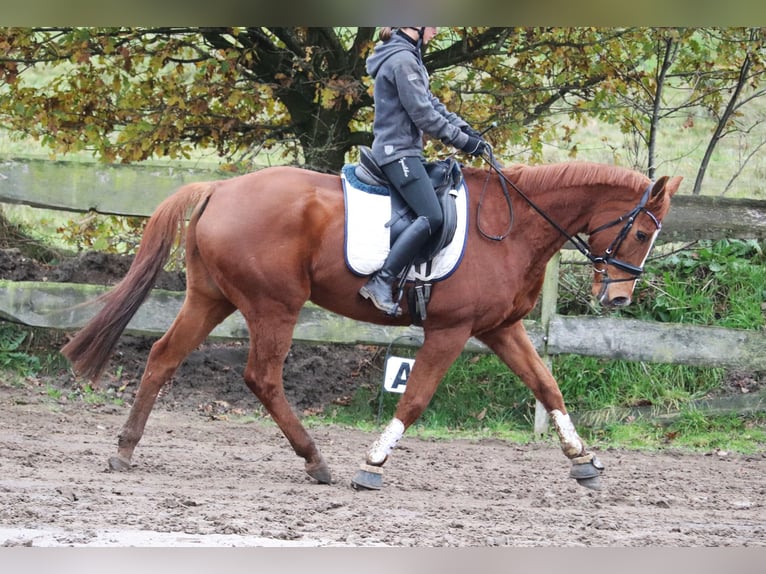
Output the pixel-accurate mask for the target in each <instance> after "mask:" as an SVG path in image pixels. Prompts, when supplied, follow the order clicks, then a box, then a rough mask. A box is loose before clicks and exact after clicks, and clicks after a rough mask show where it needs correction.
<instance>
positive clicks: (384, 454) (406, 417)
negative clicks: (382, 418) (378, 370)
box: [351, 328, 469, 490]
mask: <svg viewBox="0 0 766 574" xmlns="http://www.w3.org/2000/svg"><path fill="white" fill-rule="evenodd" d="M468 336H469V332H468V330H467V329H465V328H463V329H453V330H449V331H447V330H443V331H438V332H427V333H426V337H425V342H424V343H423V346H422V347H421V348H420V350H419V351H418V352H417V354H416V355H415V365H414V367H413V368H412V372H411V373H410V376H409V378H408V380H407V387H406V388H405V391H404V394H403V395H402V398H401V399H399V403H398V404H397V406H396V412H395V413H394V417H393V418H392V419H391V421H390V422H389V423H388V424H387V425H386V428H385V429H384V430H383V432H382V433H381V434H380V436H379V437H378V438H377V440H376V441H375V442H374V443H373V444H372V446H371V447H370V449H369V450H368V451H367V457H366V459H365V462H364V464H362V466H361V468H360V469H359V470H358V471H357V473H356V475H355V476H354V478H353V479H352V480H351V485H352V486H353V487H354V488H357V489H359V488H362V489H368V490H378V489H380V488H381V487H382V486H383V469H382V467H383V464H384V463H385V462H386V461H387V460H388V457H389V455H390V454H391V451H392V450H393V449H394V447H395V446H396V444H397V443H398V442H399V439H401V438H402V435H404V432H405V431H406V430H407V428H409V427H410V425H412V424H413V423H414V422H415V421H416V420H418V418H419V417H420V415H422V414H423V411H425V409H426V407H427V406H428V404H429V403H430V402H431V398H432V397H433V395H434V393H435V392H436V389H437V387H438V386H439V383H440V382H441V380H442V378H443V377H444V374H445V373H446V372H447V369H448V368H449V367H450V365H451V364H452V363H453V362H454V361H455V359H457V357H458V355H460V353H461V352H462V350H463V347H464V346H465V342H466V341H467V340H468Z"/></svg>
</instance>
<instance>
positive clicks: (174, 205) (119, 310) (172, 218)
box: [61, 183, 213, 381]
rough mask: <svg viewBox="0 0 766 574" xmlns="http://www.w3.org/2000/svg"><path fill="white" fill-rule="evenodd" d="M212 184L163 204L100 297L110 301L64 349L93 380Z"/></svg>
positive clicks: (180, 192) (178, 193) (187, 189)
mask: <svg viewBox="0 0 766 574" xmlns="http://www.w3.org/2000/svg"><path fill="white" fill-rule="evenodd" d="M212 190H213V186H212V185H211V184H210V183H191V184H188V185H185V186H183V187H181V188H180V189H179V190H178V191H176V192H175V193H174V194H173V195H171V196H170V197H168V198H167V199H165V200H164V201H163V202H162V203H160V205H159V206H158V207H157V209H156V210H155V212H154V213H153V214H152V216H151V218H150V219H149V221H148V222H147V224H146V228H145V229H144V233H143V237H142V238H141V244H140V245H139V248H138V252H137V253H136V257H135V259H134V260H133V263H132V264H131V266H130V269H129V270H128V273H127V274H126V275H125V277H124V278H123V279H122V281H120V282H119V283H118V284H117V285H115V286H114V288H113V289H112V290H110V291H109V292H108V293H105V294H104V295H102V296H100V297H99V298H98V299H96V301H100V302H103V303H104V306H103V307H102V308H101V310H100V311H99V312H98V313H97V314H96V315H95V316H94V317H93V318H92V319H91V320H90V321H89V322H88V323H87V324H86V325H85V326H84V327H83V328H82V329H81V330H80V331H79V332H78V333H77V334H76V335H75V336H74V337H73V338H72V339H71V340H70V341H69V342H68V343H67V344H66V345H64V347H62V349H61V353H62V354H63V355H64V356H65V357H66V358H67V359H69V361H70V362H71V363H72V366H73V368H74V370H75V372H76V373H78V374H80V375H82V376H83V377H86V378H88V379H90V380H91V381H96V380H97V379H98V378H99V377H100V376H101V373H102V372H103V370H104V368H105V367H106V364H107V362H108V361H109V358H110V357H111V355H112V352H113V351H114V348H115V347H116V346H117V342H118V340H119V338H120V335H121V334H122V332H123V331H124V330H125V327H126V326H127V324H128V323H129V322H130V320H131V319H132V318H133V315H135V314H136V312H137V311H138V308H139V307H140V306H141V304H142V303H143V302H144V301H145V300H146V298H147V296H148V295H149V292H150V291H151V289H152V287H153V286H154V283H155V282H156V280H157V277H158V275H159V273H160V271H161V270H162V268H163V267H164V265H165V263H167V261H168V259H169V257H170V251H171V249H172V248H173V245H174V244H176V243H179V244H180V243H182V242H183V240H184V233H185V230H186V218H187V213H188V211H189V209H190V208H191V207H193V206H195V205H197V204H198V203H199V202H200V201H202V200H203V199H207V198H208V197H209V196H210V195H211V193H212ZM96 301H94V302H96Z"/></svg>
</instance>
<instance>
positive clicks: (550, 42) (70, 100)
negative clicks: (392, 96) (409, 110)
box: [0, 27, 764, 181]
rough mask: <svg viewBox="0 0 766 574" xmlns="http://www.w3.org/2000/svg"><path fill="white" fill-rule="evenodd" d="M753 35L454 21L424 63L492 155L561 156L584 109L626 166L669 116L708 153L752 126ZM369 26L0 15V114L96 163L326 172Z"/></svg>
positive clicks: (361, 93)
mask: <svg viewBox="0 0 766 574" xmlns="http://www.w3.org/2000/svg"><path fill="white" fill-rule="evenodd" d="M760 35H761V34H760V31H758V30H753V31H750V30H746V29H720V30H719V29H707V28H701V29H686V28H492V27H490V28H480V27H463V28H458V27H453V28H446V29H442V31H441V32H440V34H439V36H437V38H436V39H435V40H434V41H433V42H432V43H431V45H429V47H428V48H429V49H428V50H427V52H426V53H425V56H424V62H425V63H426V66H427V68H428V70H429V72H430V74H431V87H432V90H433V91H434V93H435V94H436V95H437V96H438V97H439V98H441V99H442V101H444V102H445V104H447V106H448V107H449V108H450V109H452V110H454V111H456V112H458V113H459V114H461V115H462V116H463V117H464V118H465V119H466V120H467V121H469V122H470V123H472V124H473V125H474V126H475V127H477V128H479V129H482V128H484V127H487V126H489V125H490V123H491V122H496V123H497V126H498V127H496V128H494V129H493V130H492V131H491V132H490V133H489V134H488V136H487V137H488V139H489V140H490V141H491V142H492V143H493V145H494V147H495V149H496V151H497V152H498V153H499V155H505V156H506V157H509V156H511V157H518V158H520V159H522V160H524V161H532V162H534V161H539V160H540V159H541V158H542V157H543V145H544V143H550V142H555V143H557V144H558V145H560V146H561V147H563V148H565V149H567V150H568V151H569V155H570V156H571V157H573V158H575V157H577V154H578V151H579V150H578V146H577V138H576V134H577V129H578V128H579V127H580V126H581V125H583V124H584V123H585V121H586V120H587V119H589V118H596V119H598V121H600V122H606V123H611V124H615V125H618V126H620V128H621V130H622V131H623V133H624V134H626V136H627V137H629V138H632V143H631V145H632V152H631V153H632V154H633V156H634V158H633V164H634V167H636V168H638V169H643V170H645V171H646V172H647V173H648V174H649V175H652V174H653V173H654V170H655V169H656V168H657V166H658V165H659V164H660V163H661V162H662V161H666V158H664V157H662V156H661V154H660V153H659V151H658V145H659V143H660V139H661V133H662V132H661V127H662V126H663V125H665V124H666V123H668V122H669V121H670V120H672V119H677V118H679V117H681V118H683V117H684V116H689V115H691V114H692V113H698V112H699V110H700V109H704V110H706V113H707V114H709V115H710V116H711V117H715V118H717V120H718V121H719V125H720V129H718V130H716V131H715V132H714V133H712V134H711V136H710V140H709V143H710V145H709V146H708V149H709V150H710V151H711V153H712V149H714V147H715V145H716V143H717V142H718V141H720V139H721V138H722V137H725V136H726V135H727V134H734V133H740V134H742V133H745V132H747V131H748V129H749V127H751V126H752V125H753V124H752V122H751V123H750V124H747V123H746V116H745V115H744V114H743V106H744V105H745V104H746V103H749V102H753V101H755V100H756V99H758V98H759V97H760V96H761V95H763V91H762V90H761V88H760V81H761V78H762V76H763V73H764V67H763V64H762V62H761V59H760V52H761V50H762V49H761V48H760V46H761V44H760V41H761V40H760ZM375 41H376V38H375V30H374V29H373V28H330V27H324V28H318V27H307V28H277V27H250V28H247V27H243V28H199V27H197V28H189V27H178V28H175V27H162V28H73V27H63V28H0V81H2V84H0V127H5V128H6V129H8V130H11V131H12V132H14V133H18V134H24V135H27V136H32V137H34V138H37V139H39V140H40V141H41V142H42V144H44V145H45V146H47V147H49V148H51V149H52V150H54V151H56V152H69V151H80V150H91V151H92V153H93V154H94V155H95V156H97V157H99V158H101V159H103V160H105V161H110V162H117V161H118V162H136V161H142V160H145V159H148V158H152V157H170V158H179V157H189V156H190V155H191V154H192V152H194V151H197V150H206V149H209V150H214V151H215V153H217V154H218V155H219V156H220V157H221V158H222V160H223V161H224V162H225V164H224V167H229V168H230V169H232V170H236V171H241V170H245V169H249V168H251V167H252V160H253V158H254V157H255V156H257V155H258V154H260V153H261V152H262V151H264V150H271V152H272V153H275V152H279V153H280V154H281V156H280V157H278V158H276V160H275V161H279V162H280V163H293V164H300V165H306V166H309V167H312V168H314V169H319V170H325V171H333V172H337V171H339V170H340V168H341V167H342V165H343V163H344V162H345V161H346V160H348V159H350V158H353V152H354V149H355V147H356V146H358V145H369V144H370V143H371V141H372V133H371V131H370V130H371V125H372V114H373V107H372V104H373V102H372V97H371V94H372V80H371V79H370V78H369V77H368V76H367V73H366V71H365V60H366V57H367V56H368V54H369V53H370V51H371V50H372V48H373V46H374V44H375ZM737 85H739V86H740V89H737V88H736V86H737ZM731 98H734V99H733V100H732V99H731ZM727 102H728V103H729V106H727V105H726V104H727ZM758 147H759V146H757V147H756V149H755V150H753V151H752V153H755V151H757V149H758ZM427 151H428V153H429V154H431V155H433V154H435V153H443V151H444V148H443V147H442V146H441V144H440V143H439V142H434V141H429V142H428V143H427ZM451 151H452V150H451V149H450V150H449V152H451ZM350 152H351V156H350V155H349V153H350ZM464 159H465V158H464ZM747 159H748V158H747V157H744V158H743V160H742V161H743V162H744V161H747ZM261 163H262V162H261ZM701 164H702V165H701V166H700V171H699V173H700V176H699V177H698V179H700V181H701V177H702V176H703V175H704V169H705V168H704V161H701ZM735 177H736V174H735Z"/></svg>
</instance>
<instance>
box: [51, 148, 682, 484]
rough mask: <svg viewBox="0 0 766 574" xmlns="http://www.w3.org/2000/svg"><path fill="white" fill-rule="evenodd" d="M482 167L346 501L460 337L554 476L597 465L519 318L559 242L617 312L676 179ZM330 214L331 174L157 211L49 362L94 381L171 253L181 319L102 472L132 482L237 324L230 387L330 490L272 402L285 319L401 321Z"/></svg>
mask: <svg viewBox="0 0 766 574" xmlns="http://www.w3.org/2000/svg"><path fill="white" fill-rule="evenodd" d="M484 159H487V158H486V157H485V158H484ZM487 163H488V164H489V165H488V166H483V167H475V166H474V167H470V166H464V167H463V181H464V184H465V185H466V187H467V189H468V196H469V199H468V202H467V206H468V216H469V219H470V221H469V223H468V225H467V230H466V237H465V247H464V255H463V257H462V260H461V262H460V264H459V266H458V267H457V269H456V270H455V271H454V272H453V273H452V274H451V275H449V276H448V277H447V278H446V279H444V280H443V281H439V282H438V283H435V284H434V285H433V287H432V290H431V299H430V302H429V306H428V313H427V317H426V318H425V320H423V321H422V329H423V342H422V345H421V347H420V348H419V349H418V350H417V352H416V355H415V363H414V367H413V369H412V371H411V373H410V376H409V379H408V382H407V386H406V390H405V392H404V393H403V394H402V396H401V398H400V399H399V401H398V403H397V406H396V410H395V413H394V415H393V418H392V419H391V420H390V421H389V422H388V423H387V425H386V426H385V427H384V429H383V430H382V432H381V433H380V435H379V436H378V437H377V438H376V440H375V441H374V442H373V444H372V445H371V446H370V447H369V450H368V451H367V453H366V456H365V458H364V461H363V462H362V463H361V464H360V467H359V468H358V469H357V470H356V474H355V476H354V477H353V478H352V480H351V485H352V486H353V487H355V488H357V489H370V490H375V489H379V488H381V486H382V474H383V465H384V463H386V462H387V461H388V460H389V458H390V455H391V453H392V451H393V449H394V448H395V446H396V444H397V443H398V442H399V440H400V439H401V437H402V436H403V434H404V432H405V431H406V430H407V428H409V427H410V426H411V425H412V424H413V423H414V422H415V421H416V420H417V419H418V418H419V417H420V416H421V414H422V413H423V412H424V410H425V409H426V407H427V406H428V404H429V402H430V400H431V398H432V396H433V394H434V392H435V391H436V389H437V387H438V385H439V383H440V382H441V380H442V378H443V376H444V375H445V373H446V371H447V369H448V368H449V367H450V365H451V364H452V363H453V362H454V361H455V360H456V359H457V357H458V356H459V355H460V354H461V352H462V351H463V349H464V346H465V344H466V342H467V341H468V339H469V337H472V336H473V337H475V338H477V339H478V340H479V341H481V342H482V343H484V344H485V345H486V346H487V347H488V348H489V349H490V350H491V351H492V352H494V353H495V354H496V355H497V356H498V357H499V358H500V359H501V360H502V361H503V362H504V363H505V364H506V365H507V366H508V367H509V368H510V370H511V371H513V372H514V373H515V374H516V375H517V376H518V377H519V378H520V379H521V381H523V382H524V384H525V385H526V386H527V387H528V388H529V389H530V391H531V393H532V394H533V395H534V397H535V398H536V399H537V400H538V401H540V403H542V405H543V406H544V407H545V409H546V411H547V412H548V414H549V415H550V420H551V422H552V426H553V427H554V429H555V432H556V433H557V435H558V438H559V443H560V447H561V450H562V452H563V454H564V455H565V456H566V457H567V458H568V459H569V460H570V461H571V467H570V473H569V476H570V477H571V478H574V479H576V480H577V482H578V483H579V484H581V485H583V486H585V487H589V488H595V489H598V488H600V476H601V474H602V472H603V471H604V465H603V463H601V461H600V460H599V459H598V458H597V457H596V455H595V453H594V452H592V451H590V450H588V448H587V446H586V444H585V442H584V441H583V440H582V439H581V438H580V436H579V435H578V433H577V431H576V429H575V427H574V424H573V423H572V420H571V418H570V415H569V413H568V411H567V408H566V405H565V402H564V398H563V396H562V393H561V391H560V389H559V386H558V383H557V382H556V380H555V379H554V377H553V376H552V374H551V372H550V371H549V369H548V368H547V367H546V365H545V363H544V362H543V361H542V359H541V358H540V356H539V355H538V353H537V351H536V349H535V347H534V346H533V344H532V342H531V341H530V339H529V337H528V334H527V332H526V330H525V327H524V324H523V322H522V319H523V318H524V317H525V316H526V315H527V314H528V313H529V312H530V311H531V310H532V309H533V307H534V305H535V302H536V300H537V298H538V295H539V293H540V290H541V288H542V284H543V278H544V273H545V268H546V264H547V262H548V261H549V260H550V259H551V258H552V257H553V255H555V254H556V253H557V252H558V251H559V249H561V248H562V247H563V245H564V244H565V243H566V242H567V241H572V242H573V243H575V245H576V246H577V247H578V249H580V250H581V251H582V252H583V253H584V254H585V255H586V256H587V257H588V258H589V259H590V261H591V262H592V265H593V283H592V295H593V296H594V297H595V298H596V299H597V300H598V301H599V302H600V304H601V305H603V306H605V307H622V306H626V305H629V304H630V302H631V297H632V294H633V290H634V288H635V284H636V280H637V278H638V277H639V275H640V274H641V272H642V271H643V266H644V263H645V260H646V258H647V256H648V254H649V252H650V250H651V248H652V246H653V243H654V239H655V238H656V237H657V234H658V232H659V230H660V228H661V225H662V219H663V218H664V217H665V215H666V214H667V212H668V210H669V208H670V200H671V196H672V195H673V194H674V193H675V192H676V191H677V190H678V187H679V185H680V183H681V180H682V178H681V177H679V176H675V177H669V176H662V177H660V178H658V179H657V180H656V181H652V180H650V179H649V178H648V177H647V176H646V175H644V174H642V173H640V172H638V171H634V170H631V169H628V168H623V167H617V166H612V165H607V164H599V163H592V162H579V161H571V162H561V163H552V164H544V165H534V166H530V165H523V164H517V165H512V166H508V167H501V166H499V164H497V163H495V162H494V160H492V161H491V162H490V161H488V162H487ZM509 186H510V187H511V188H512V191H509V189H508V188H509ZM344 201H345V200H344V191H343V185H342V180H341V176H340V175H336V174H327V173H319V172H317V171H314V170H311V169H307V168H303V167H295V166H274V167H268V168H264V169H261V170H256V171H254V172H251V173H248V174H244V175H239V176H236V177H233V178H230V179H223V180H217V181H216V180H213V181H208V182H196V183H190V184H186V185H184V186H182V187H180V188H179V189H178V190H177V191H175V192H174V193H173V194H172V195H170V196H168V197H167V198H166V199H165V200H164V201H162V202H161V203H160V205H159V206H158V207H157V208H156V210H155V211H154V213H153V214H152V215H151V217H150V218H149V220H148V221H147V223H146V226H145V228H144V231H143V235H142V238H141V242H140V244H139V248H138V250H137V252H136V255H135V258H134V260H133V262H132V264H131V266H130V268H129V270H128V271H127V273H126V275H125V276H124V278H123V279H122V280H121V281H120V282H119V283H117V284H116V285H115V286H114V287H113V288H112V289H111V290H110V291H108V292H107V293H105V294H103V295H101V297H99V300H100V301H101V303H102V304H103V306H102V307H101V308H100V310H99V311H98V312H97V313H96V314H95V315H94V316H93V318H92V319H90V320H89V321H88V322H87V323H86V324H85V325H84V326H83V327H82V329H81V330H79V331H78V332H77V333H76V334H74V335H73V336H72V338H71V339H70V340H69V342H68V343H66V344H65V345H64V346H63V347H62V349H61V352H62V354H63V355H64V356H65V357H66V358H67V359H69V361H70V362H71V364H72V367H73V369H74V371H75V372H76V373H77V374H78V375H80V376H82V377H87V378H89V379H90V380H91V381H94V382H96V381H98V379H99V377H100V376H101V374H102V373H103V371H104V369H105V368H106V365H107V363H108V361H109V359H110V356H111V354H112V353H113V351H114V349H115V346H116V345H117V343H118V340H119V337H120V336H121V333H122V332H123V331H124V329H125V327H126V326H127V324H128V322H129V321H130V319H131V317H133V315H134V314H135V313H136V311H137V310H138V308H139V307H140V306H141V304H142V302H143V301H144V300H145V299H146V297H147V296H148V294H149V292H150V291H151V289H152V288H153V285H154V283H155V280H156V278H157V276H158V273H159V272H160V271H161V270H162V268H163V267H164V265H165V264H166V263H167V261H168V259H169V257H170V254H171V250H172V249H173V248H174V246H178V245H180V246H184V247H185V263H186V273H187V275H186V279H187V284H186V293H185V299H184V302H183V305H182V307H181V309H180V311H179V313H178V315H177V316H176V317H175V319H174V321H173V323H172V324H171V326H170V327H169V329H168V331H167V332H166V333H165V334H164V335H163V336H162V337H161V338H159V339H158V340H157V341H156V342H155V343H154V344H153V345H152V347H151V350H150V352H149V354H148V358H147V362H146V366H145V369H144V372H143V375H142V378H141V381H140V384H139V387H138V389H137V391H136V394H135V398H134V401H133V404H132V406H131V408H130V412H129V415H128V418H127V420H126V422H125V423H124V426H123V427H122V429H121V430H120V432H119V435H118V440H117V452H116V454H115V455H113V456H111V457H109V459H108V466H109V469H110V470H112V471H125V470H129V469H130V468H131V458H132V456H133V453H134V450H135V448H136V446H137V444H138V442H139V441H140V439H141V437H142V435H143V432H144V428H145V425H146V423H147V419H148V417H149V415H150V412H151V410H152V408H153V405H154V403H155V400H156V398H157V396H158V394H159V392H160V390H161V388H162V387H163V385H164V384H165V383H166V382H167V381H169V380H170V378H171V377H172V376H173V374H174V372H175V371H176V369H177V368H178V366H179V365H180V363H181V362H182V361H183V360H184V358H185V357H186V356H187V355H188V354H189V353H191V352H192V351H193V350H194V349H195V348H196V347H197V346H198V345H199V344H201V343H202V342H203V341H204V340H205V339H206V338H207V336H208V334H209V333H210V332H211V330H212V329H213V328H214V327H215V326H216V325H218V324H219V323H220V322H221V321H223V320H224V319H225V318H226V317H228V316H229V315H231V314H232V313H233V312H234V311H235V310H239V311H240V312H241V314H242V316H243V317H244V320H245V322H246V324H247V328H248V332H249V352H248V358H247V364H246V367H245V369H244V372H243V378H244V382H245V383H246V385H247V386H248V387H249V388H250V389H251V390H252V392H253V393H255V395H256V396H257V398H258V399H259V400H260V402H261V403H262V404H263V406H264V407H265V409H266V410H267V411H268V413H269V414H270V415H271V417H272V418H273V420H274V421H275V422H276V424H277V425H278V426H279V428H280V429H281V431H282V433H283V434H284V436H285V437H286V438H287V440H288V441H289V443H290V445H291V446H292V448H293V450H294V451H295V453H296V454H297V455H298V456H299V457H301V458H303V459H304V461H305V463H304V469H305V472H306V473H307V474H308V475H309V476H310V477H311V478H312V479H314V480H315V481H316V482H317V483H324V484H329V483H332V482H333V478H332V474H331V472H330V468H329V466H328V464H327V463H326V462H325V459H324V458H323V456H322V454H321V453H320V451H319V449H318V447H317V445H316V444H315V442H314V440H313V438H312V436H311V435H310V434H309V433H308V432H307V430H306V429H305V428H304V426H303V425H302V424H301V421H300V419H299V418H298V416H296V414H295V412H294V411H293V410H292V408H291V406H290V405H289V403H288V401H287V400H286V398H285V394H284V389H283V380H282V372H283V363H284V361H285V358H286V356H287V353H288V351H289V349H290V346H291V343H292V335H293V329H294V327H295V325H296V322H297V319H298V314H299V312H300V311H301V308H302V307H303V306H304V304H305V303H306V302H307V301H312V302H313V303H315V304H317V305H319V306H321V307H324V308H326V309H328V310H330V311H332V312H334V313H337V314H339V315H343V316H345V317H349V318H351V319H354V320H357V321H367V322H370V323H376V324H381V325H398V326H406V325H408V324H411V323H412V321H411V316H412V315H411V314H410V309H409V308H408V307H409V305H410V303H409V302H408V299H407V297H404V298H403V299H402V303H401V304H402V310H403V313H402V314H401V316H399V317H392V316H389V315H386V314H384V313H381V312H380V311H378V310H377V309H376V308H375V307H373V305H372V304H371V303H370V302H369V301H367V300H365V299H363V298H362V297H361V296H360V295H359V289H360V288H361V287H362V285H363V284H364V283H365V281H366V280H367V278H366V277H363V276H359V275H358V274H355V273H352V272H351V271H350V270H349V268H348V266H347V264H346V262H345V260H344V218H345V217H344ZM488 230H489V231H488ZM494 232H502V233H500V234H497V233H494ZM583 237H585V239H583ZM407 288H408V289H409V287H407Z"/></svg>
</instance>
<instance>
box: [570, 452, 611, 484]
mask: <svg viewBox="0 0 766 574" xmlns="http://www.w3.org/2000/svg"><path fill="white" fill-rule="evenodd" d="M582 459H585V460H583V462H579V460H582ZM603 470H604V465H603V464H601V461H600V460H599V459H597V458H596V457H595V455H586V456H584V457H581V458H580V459H575V460H574V461H573V462H572V470H571V471H570V472H569V477H570V478H574V479H575V480H576V481H577V484H579V485H580V486H584V487H585V488H590V489H592V490H601V478H600V477H601V472H602V471H603Z"/></svg>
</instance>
